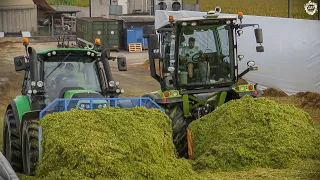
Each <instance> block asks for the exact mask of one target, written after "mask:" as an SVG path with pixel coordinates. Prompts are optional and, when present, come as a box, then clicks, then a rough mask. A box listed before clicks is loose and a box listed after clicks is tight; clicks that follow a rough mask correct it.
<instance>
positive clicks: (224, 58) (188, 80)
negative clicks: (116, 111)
mask: <svg viewBox="0 0 320 180" xmlns="http://www.w3.org/2000/svg"><path fill="white" fill-rule="evenodd" d="M220 12H221V9H220V8H219V7H217V8H216V9H215V11H209V12H208V13H207V14H206V15H204V16H203V17H202V16H200V17H188V18H177V19H175V18H174V16H171V15H170V16H169V17H168V20H167V21H166V22H165V23H163V25H162V26H161V27H159V28H157V29H156V28H155V26H145V27H144V28H143V37H144V38H147V39H148V53H149V61H150V73H151V76H152V77H153V78H154V79H156V80H157V81H158V82H159V83H160V86H161V90H158V91H156V92H152V93H148V94H145V95H143V97H149V98H152V99H153V100H154V101H155V102H156V103H157V104H159V105H160V106H161V107H163V108H164V109H165V110H166V113H167V115H168V116H169V117H170V118H171V120H172V126H173V142H174V144H175V147H176V150H177V153H178V154H179V157H185V158H190V155H191V154H192V151H190V147H188V138H189V137H188V135H187V134H188V133H187V127H188V124H189V123H191V122H192V121H194V120H196V119H199V118H201V117H203V116H205V115H206V114H208V113H210V112H212V111H214V110H215V109H216V108H217V107H218V106H221V105H222V104H224V103H226V102H228V101H230V100H233V99H239V98H241V97H242V96H244V95H251V96H253V97H259V96H261V95H262V93H263V92H262V91H261V90H259V89H257V84H245V85H238V86H237V85H236V84H237V81H238V80H239V78H241V77H242V76H243V75H245V74H246V73H248V72H249V71H253V70H258V68H257V67H255V62H254V61H249V62H248V63H247V65H248V67H247V69H246V70H245V71H244V72H242V73H239V72H238V61H240V60H242V59H243V57H244V56H243V55H238V54H237V37H238V36H240V35H241V34H242V33H243V30H242V29H243V28H244V27H248V26H258V27H257V28H256V29H254V33H255V36H256V42H257V43H259V44H260V45H259V46H257V47H256V51H257V52H264V47H263V46H262V45H261V43H263V36H262V29H260V28H259V25H258V24H242V19H243V14H242V13H241V12H239V13H238V17H237V16H222V15H220ZM156 13H157V12H156ZM165 14H168V13H165ZM175 14H176V13H175ZM161 19H163V17H161V18H159V21H161ZM238 19H240V23H237V22H238ZM156 22H157V14H156ZM185 43H186V44H187V45H186V44H185ZM194 44H195V45H198V47H199V48H197V47H194ZM156 60H158V61H159V63H157V62H156ZM156 66H159V69H160V72H157V70H156ZM188 148H189V149H188Z"/></svg>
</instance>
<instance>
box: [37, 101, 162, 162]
mask: <svg viewBox="0 0 320 180" xmlns="http://www.w3.org/2000/svg"><path fill="white" fill-rule="evenodd" d="M108 107H120V108H134V107H146V108H147V109H151V108H154V109H160V110H161V111H162V112H164V113H165V110H164V109H163V108H162V107H161V106H159V105H158V104H157V103H156V102H154V101H153V100H152V99H151V98H149V97H132V98H72V99H55V100H54V101H53V102H51V103H50V104H49V105H48V106H46V107H45V108H44V109H43V110H42V111H41V112H40V117H39V118H40V121H41V119H42V118H43V117H44V116H45V115H47V114H51V113H55V112H62V111H69V110H71V109H78V110H94V109H101V108H108ZM41 140H42V126H41V125H40V126H39V135H38V146H39V158H40V157H41V155H42V147H41Z"/></svg>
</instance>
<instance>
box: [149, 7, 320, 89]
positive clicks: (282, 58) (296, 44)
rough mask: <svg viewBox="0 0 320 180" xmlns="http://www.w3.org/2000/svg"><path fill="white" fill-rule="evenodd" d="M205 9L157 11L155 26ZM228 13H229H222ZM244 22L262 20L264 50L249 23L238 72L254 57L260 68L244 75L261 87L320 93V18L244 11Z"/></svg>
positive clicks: (241, 41) (240, 45) (240, 48)
mask: <svg viewBox="0 0 320 180" xmlns="http://www.w3.org/2000/svg"><path fill="white" fill-rule="evenodd" d="M205 14H206V12H196V11H162V10H159V11H156V14H155V28H159V27H161V26H162V25H164V24H165V23H166V22H168V17H169V15H173V16H174V17H175V18H183V17H199V16H203V15H205ZM223 15H228V14H221V16H223ZM243 23H244V24H253V23H255V24H259V25H260V28H262V31H263V38H264V42H263V44H262V45H263V46H264V49H265V52H262V53H261V52H260V53H258V52H256V50H255V47H256V46H257V45H258V44H256V40H255V36H254V27H246V28H244V29H243V32H244V33H243V34H242V35H241V36H240V37H238V54H241V55H244V57H245V58H244V59H243V60H242V61H241V62H239V72H242V71H243V70H245V69H246V67H247V65H246V63H247V61H249V60H254V61H255V62H256V66H258V67H259V70H258V71H251V72H249V73H248V74H246V75H245V76H244V77H243V79H246V80H247V81H249V82H254V83H258V84H259V85H258V87H259V88H261V89H265V88H276V89H280V90H282V91H284V92H285V93H287V94H288V95H292V94H295V93H298V92H306V91H310V92H316V93H320V21H317V20H303V19H288V18H277V17H265V16H249V15H244V18H243Z"/></svg>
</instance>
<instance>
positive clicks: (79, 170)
mask: <svg viewBox="0 0 320 180" xmlns="http://www.w3.org/2000/svg"><path fill="white" fill-rule="evenodd" d="M40 122H41V124H42V127H43V141H42V143H43V144H42V147H43V154H42V157H41V160H40V162H39V165H38V168H37V177H38V178H40V179H60V178H62V179H69V180H70V179H77V180H78V179H82V180H85V179H89V178H93V179H188V177H190V176H192V175H193V174H195V173H194V171H193V170H192V166H191V165H190V164H189V163H188V162H187V160H185V159H177V158H176V156H175V151H174V145H173V142H172V136H171V133H172V127H171V122H170V120H169V118H168V117H167V116H166V115H165V114H164V113H163V112H161V111H160V110H148V109H146V108H142V107H137V108H128V109H120V108H107V109H103V110H93V111H79V110H78V111H76V110H73V111H66V112H61V113H54V114H49V115H46V116H45V117H44V118H43V120H41V121H40Z"/></svg>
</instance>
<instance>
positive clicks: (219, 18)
mask: <svg viewBox="0 0 320 180" xmlns="http://www.w3.org/2000/svg"><path fill="white" fill-rule="evenodd" d="M215 19H217V20H234V19H237V16H218V17H216V18H205V17H186V18H179V19H175V21H179V22H181V21H199V20H215Z"/></svg>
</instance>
